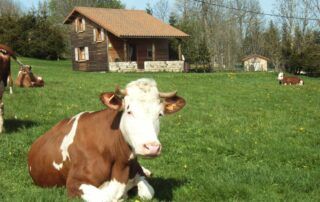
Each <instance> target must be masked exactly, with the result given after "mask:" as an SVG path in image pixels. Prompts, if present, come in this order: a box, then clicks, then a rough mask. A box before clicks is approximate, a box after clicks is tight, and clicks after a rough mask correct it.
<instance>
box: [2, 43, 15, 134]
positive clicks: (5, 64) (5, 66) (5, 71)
mask: <svg viewBox="0 0 320 202" xmlns="http://www.w3.org/2000/svg"><path fill="white" fill-rule="evenodd" d="M10 57H13V58H15V53H14V52H13V50H12V49H11V48H9V47H8V46H5V45H2V44H0V133H2V131H3V113H4V104H3V102H2V96H3V93H4V88H5V87H6V86H7V82H8V80H9V84H10V93H11V94H12V83H13V82H12V78H11V70H10Z"/></svg>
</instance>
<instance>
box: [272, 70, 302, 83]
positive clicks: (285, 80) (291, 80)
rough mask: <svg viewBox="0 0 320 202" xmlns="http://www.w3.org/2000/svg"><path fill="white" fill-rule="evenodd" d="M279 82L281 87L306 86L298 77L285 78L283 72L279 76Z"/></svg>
mask: <svg viewBox="0 0 320 202" xmlns="http://www.w3.org/2000/svg"><path fill="white" fill-rule="evenodd" d="M278 81H279V84H280V85H300V86H302V85H303V84H304V82H303V80H302V79H300V78H298V77H287V76H284V73H283V72H280V73H279V74H278Z"/></svg>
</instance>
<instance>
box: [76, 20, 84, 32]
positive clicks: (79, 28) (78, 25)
mask: <svg viewBox="0 0 320 202" xmlns="http://www.w3.org/2000/svg"><path fill="white" fill-rule="evenodd" d="M75 27H76V32H84V31H85V30H86V21H85V19H84V18H77V19H76V21H75Z"/></svg>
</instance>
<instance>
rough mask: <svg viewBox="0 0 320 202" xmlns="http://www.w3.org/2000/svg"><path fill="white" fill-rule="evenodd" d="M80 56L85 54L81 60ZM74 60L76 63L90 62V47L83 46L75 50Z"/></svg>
mask: <svg viewBox="0 0 320 202" xmlns="http://www.w3.org/2000/svg"><path fill="white" fill-rule="evenodd" d="M80 54H81V55H82V54H84V58H81V56H80ZM74 56H75V57H74V59H75V61H76V62H85V61H88V60H89V47H88V46H82V47H78V48H75V49H74Z"/></svg>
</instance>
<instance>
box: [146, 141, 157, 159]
mask: <svg viewBox="0 0 320 202" xmlns="http://www.w3.org/2000/svg"><path fill="white" fill-rule="evenodd" d="M143 147H144V148H145V149H146V150H147V151H148V155H152V156H154V155H155V156H156V155H159V154H160V152H161V144H160V143H159V142H151V143H148V144H144V145H143Z"/></svg>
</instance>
